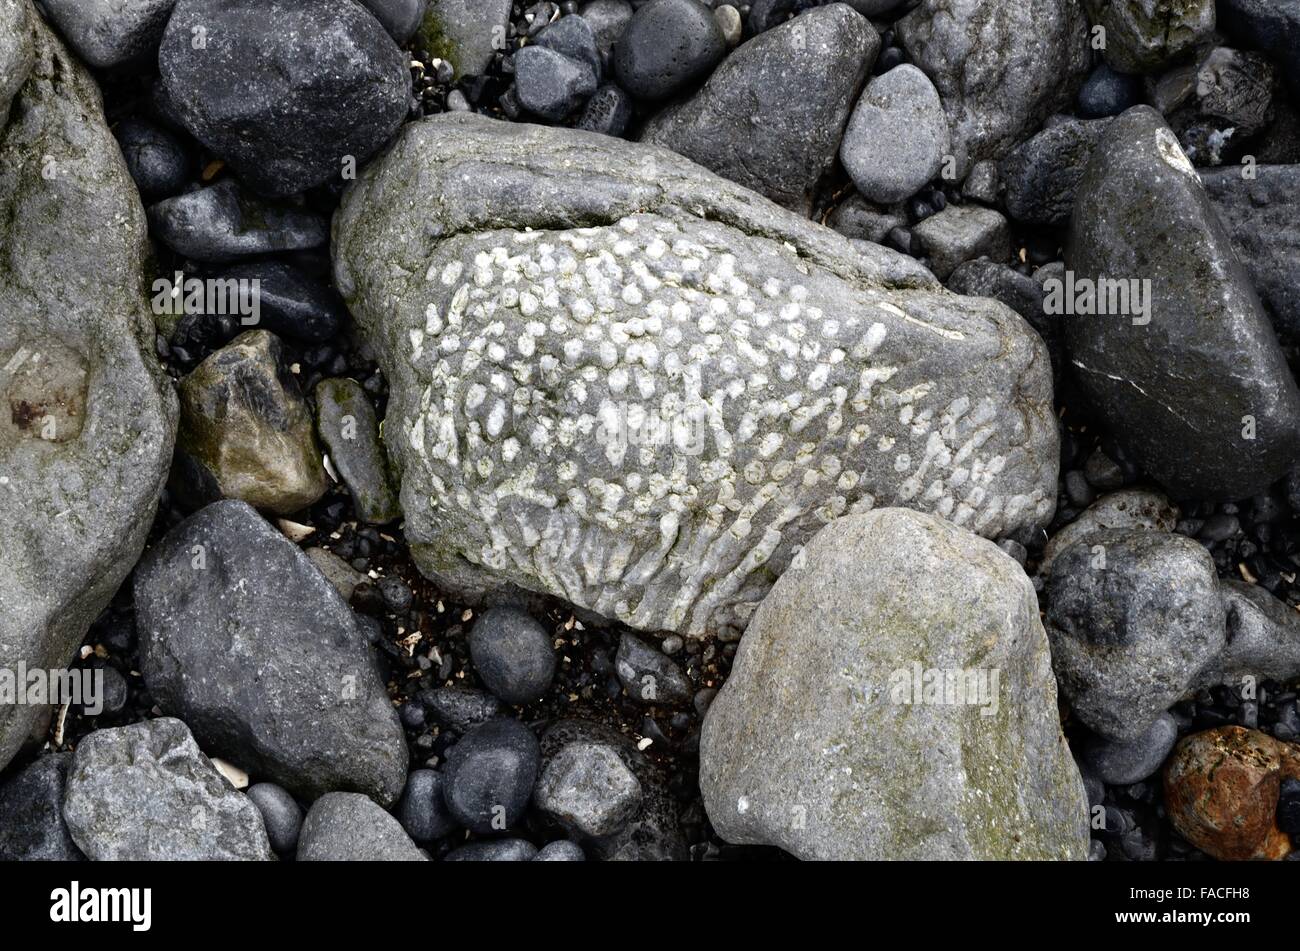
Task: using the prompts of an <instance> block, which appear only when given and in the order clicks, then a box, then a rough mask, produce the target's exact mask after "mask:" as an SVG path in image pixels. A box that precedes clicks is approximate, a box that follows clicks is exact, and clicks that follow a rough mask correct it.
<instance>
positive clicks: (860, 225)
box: [826, 194, 907, 244]
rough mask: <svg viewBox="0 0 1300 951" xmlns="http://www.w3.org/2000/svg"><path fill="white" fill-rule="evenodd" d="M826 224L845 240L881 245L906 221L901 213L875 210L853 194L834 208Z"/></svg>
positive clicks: (864, 200) (859, 196)
mask: <svg viewBox="0 0 1300 951" xmlns="http://www.w3.org/2000/svg"><path fill="white" fill-rule="evenodd" d="M826 224H827V225H828V226H829V227H831V228H833V229H834V230H835V231H838V232H839V233H840V234H842V235H844V237H846V238H851V239H856V240H859V241H870V242H872V243H873V244H882V243H883V242H884V241H885V239H886V238H887V237H888V236H889V232H891V231H893V230H894V229H895V228H901V227H903V226H904V225H906V224H907V219H906V218H905V217H904V216H903V214H902V213H901V211H900V212H895V211H893V210H882V209H879V208H876V207H874V206H873V205H871V204H870V203H868V202H867V200H866V199H864V198H863V197H862V196H861V195H856V194H855V195H850V196H849V197H848V198H846V199H845V200H844V201H843V202H842V203H841V204H839V205H838V206H836V208H835V210H834V211H832V212H831V214H830V217H829V218H827V219H826Z"/></svg>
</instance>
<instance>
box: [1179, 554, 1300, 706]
mask: <svg viewBox="0 0 1300 951" xmlns="http://www.w3.org/2000/svg"><path fill="white" fill-rule="evenodd" d="M1219 585H1220V588H1219V590H1220V594H1221V595H1222V597H1223V605H1224V608H1225V609H1226V611H1227V617H1228V628H1227V636H1228V643H1227V646H1226V647H1224V649H1223V653H1222V654H1220V655H1219V656H1218V657H1217V658H1215V659H1214V661H1212V662H1211V663H1210V664H1209V665H1208V666H1207V667H1206V668H1205V669H1204V670H1203V671H1201V674H1200V676H1199V677H1198V678H1197V686H1207V687H1212V686H1218V685H1220V684H1222V685H1224V686H1230V687H1236V688H1240V687H1241V686H1242V683H1243V681H1244V680H1245V679H1246V678H1248V677H1249V678H1252V679H1254V680H1255V681H1261V680H1276V681H1278V682H1279V683H1290V682H1291V681H1292V680H1295V679H1296V678H1297V677H1300V611H1296V610H1295V609H1294V608H1292V607H1291V606H1290V605H1288V604H1286V603H1285V602H1283V601H1280V600H1278V599H1277V598H1275V597H1273V595H1271V594H1269V593H1268V591H1267V590H1265V589H1264V588H1261V587H1259V586H1258V585H1253V584H1245V583H1244V582H1241V581H1234V580H1233V579H1231V578H1225V579H1224V580H1222V581H1221V582H1219Z"/></svg>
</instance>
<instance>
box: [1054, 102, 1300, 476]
mask: <svg viewBox="0 0 1300 951" xmlns="http://www.w3.org/2000/svg"><path fill="white" fill-rule="evenodd" d="M1066 263H1067V265H1068V267H1069V268H1070V269H1071V270H1072V271H1073V272H1074V273H1075V277H1076V279H1079V278H1082V279H1085V280H1088V281H1093V282H1095V281H1096V280H1097V279H1098V278H1103V277H1104V278H1107V279H1110V280H1111V281H1121V282H1128V281H1150V285H1149V288H1150V291H1149V294H1148V295H1147V299H1146V301H1145V304H1146V309H1145V311H1144V312H1141V313H1138V312H1135V313H1132V314H1098V315H1093V316H1076V317H1072V318H1070V319H1069V320H1068V321H1067V322H1066V339H1067V343H1068V346H1069V349H1070V359H1071V363H1072V364H1073V368H1074V370H1075V371H1076V377H1077V379H1078V381H1079V384H1080V386H1081V388H1082V389H1083V391H1084V393H1085V394H1086V395H1087V397H1088V398H1089V399H1090V401H1091V402H1092V405H1093V407H1094V408H1095V409H1096V410H1097V412H1098V413H1099V415H1100V416H1101V417H1102V419H1103V420H1104V421H1105V423H1106V424H1107V425H1108V427H1109V429H1110V431H1111V432H1113V433H1114V434H1115V436H1116V438H1117V439H1118V440H1119V442H1120V443H1121V444H1122V445H1123V447H1124V449H1125V451H1126V452H1127V454H1128V455H1129V457H1130V458H1131V459H1133V460H1134V462H1136V463H1137V464H1138V465H1139V466H1141V468H1142V469H1144V470H1145V471H1146V472H1147V473H1149V474H1150V475H1151V476H1152V477H1153V478H1155V479H1157V480H1158V481H1160V482H1161V483H1162V484H1163V485H1164V486H1165V487H1166V488H1168V489H1169V490H1170V491H1171V492H1173V493H1174V494H1175V495H1178V496H1188V497H1196V498H1201V497H1215V498H1230V499H1238V498H1244V497H1246V496H1250V495H1253V494H1255V493H1257V492H1259V491H1261V490H1263V489H1264V487H1266V486H1268V485H1269V484H1270V483H1272V482H1275V481H1276V480H1277V479H1279V478H1280V477H1281V476H1282V475H1284V474H1285V473H1286V471H1287V470H1288V469H1289V468H1291V467H1292V466H1293V465H1294V464H1295V460H1296V459H1297V458H1300V390H1297V388H1296V381H1295V379H1294V378H1293V377H1292V375H1291V371H1290V370H1289V369H1288V367H1287V363H1286V358H1285V357H1284V356H1283V354H1282V350H1281V348H1280V347H1278V344H1277V339H1276V338H1275V337H1274V335H1273V328H1272V327H1271V326H1270V324H1269V321H1268V317H1267V316H1266V315H1265V313H1264V311H1263V309H1262V308H1261V306H1260V303H1259V298H1258V297H1257V296H1256V295H1255V291H1254V289H1253V288H1252V287H1251V284H1250V278H1249V276H1248V275H1247V274H1246V272H1245V271H1244V270H1243V269H1242V266H1241V264H1240V263H1239V261H1238V259H1237V255H1236V254H1235V253H1234V252H1233V249H1232V245H1231V242H1230V240H1229V238H1228V235H1227V233H1226V232H1225V231H1224V229H1223V226H1222V225H1221V224H1220V223H1219V220H1218V218H1217V217H1216V215H1215V214H1214V209H1213V206H1212V205H1211V204H1210V201H1209V199H1208V198H1207V196H1206V193H1205V190H1204V189H1203V188H1202V187H1201V183H1200V179H1199V178H1198V177H1197V175H1196V170H1195V169H1194V168H1193V167H1192V165H1191V163H1190V162H1188V160H1187V157H1186V156H1185V155H1184V154H1183V151H1182V149H1181V148H1180V147H1179V144H1178V140H1177V139H1176V138H1175V137H1174V134H1173V132H1171V131H1170V129H1169V127H1168V126H1167V125H1165V123H1164V120H1162V119H1161V117H1160V115H1159V113H1157V112H1156V111H1155V110H1153V109H1151V108H1149V107H1147V106H1137V107H1135V108H1133V109H1130V110H1129V111H1128V112H1125V113H1124V114H1123V115H1121V116H1119V117H1118V118H1116V119H1113V120H1111V125H1110V127H1109V128H1108V129H1107V131H1106V133H1105V135H1104V136H1103V138H1102V140H1101V142H1100V143H1099V145H1098V146H1097V149H1096V150H1095V151H1094V153H1093V157H1092V160H1091V161H1090V162H1089V163H1088V168H1087V171H1086V172H1085V173H1084V177H1083V180H1082V181H1081V182H1080V184H1079V190H1078V196H1077V198H1076V200H1075V213H1074V217H1073V219H1072V221H1071V227H1070V238H1069V244H1068V246H1067V248H1066ZM1123 286H1124V287H1129V286H1130V285H1129V284H1127V283H1125V284H1124V285H1123ZM1138 287H1139V288H1140V287H1142V285H1138ZM1130 310H1131V311H1136V309H1135V308H1132V307H1130Z"/></svg>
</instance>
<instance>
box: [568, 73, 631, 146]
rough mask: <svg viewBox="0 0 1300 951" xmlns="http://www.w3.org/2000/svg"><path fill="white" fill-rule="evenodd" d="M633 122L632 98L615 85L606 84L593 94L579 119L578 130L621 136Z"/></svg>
mask: <svg viewBox="0 0 1300 951" xmlns="http://www.w3.org/2000/svg"><path fill="white" fill-rule="evenodd" d="M631 120H632V97H631V96H629V95H628V94H627V93H625V92H624V91H623V90H622V89H620V88H619V87H618V85H617V84H615V83H605V85H603V86H601V87H600V88H599V89H597V90H596V91H595V93H593V94H592V97H591V98H590V99H588V100H587V104H586V105H585V106H583V108H582V115H580V116H579V117H578V126H577V127H578V128H579V129H583V130H585V131H587V132H599V133H600V134H601V135H612V136H615V137H618V136H621V135H622V134H623V132H624V131H625V130H626V129H627V124H628V122H630V121H631Z"/></svg>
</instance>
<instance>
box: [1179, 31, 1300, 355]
mask: <svg viewBox="0 0 1300 951" xmlns="http://www.w3.org/2000/svg"><path fill="white" fill-rule="evenodd" d="M1298 29H1300V27H1298ZM1250 171H1251V175H1250V177H1247V175H1246V172H1247V169H1246V168H1245V167H1238V168H1216V169H1206V170H1204V171H1203V172H1201V183H1202V184H1203V185H1204V186H1205V191H1206V194H1208V195H1209V196H1210V201H1211V202H1212V203H1213V204H1214V210H1215V212H1217V213H1218V215H1219V220H1220V221H1221V222H1222V223H1223V226H1224V228H1225V229H1226V230H1227V232H1228V235H1229V237H1231V238H1232V246H1233V248H1234V249H1235V250H1236V252H1237V258H1238V260H1240V261H1241V263H1242V265H1243V266H1244V267H1245V268H1246V272H1247V273H1248V274H1249V275H1250V279H1251V281H1252V282H1254V285H1255V290H1256V291H1258V292H1259V297H1260V301H1261V302H1262V303H1263V304H1264V308H1265V310H1267V311H1268V314H1269V316H1270V317H1272V318H1273V327H1274V328H1275V329H1276V330H1277V331H1278V333H1280V334H1284V335H1286V336H1287V337H1290V338H1291V339H1292V340H1300V165H1258V166H1255V168H1254V169H1253V170H1250Z"/></svg>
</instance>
